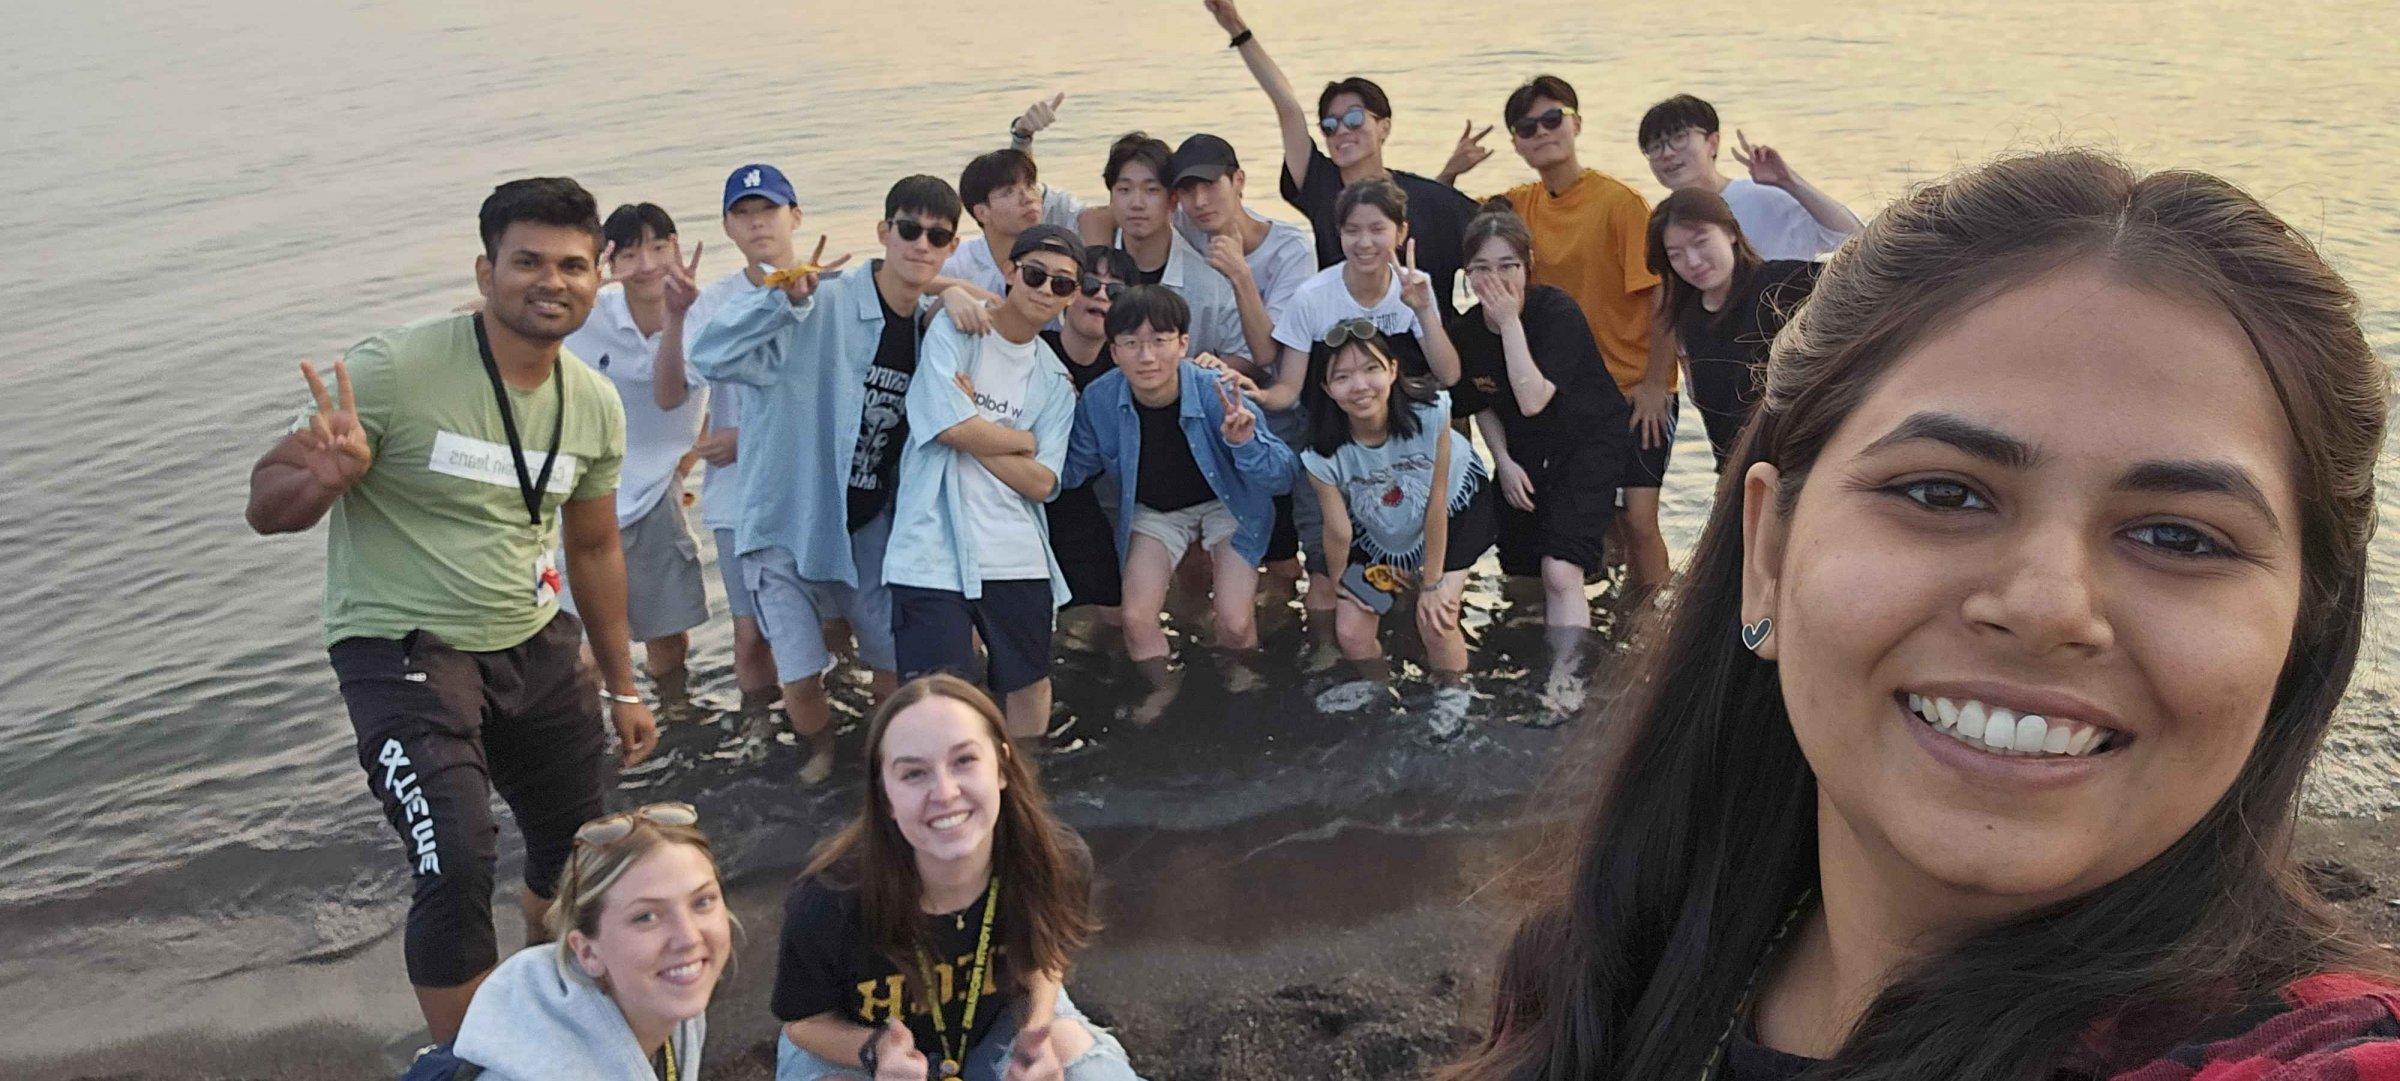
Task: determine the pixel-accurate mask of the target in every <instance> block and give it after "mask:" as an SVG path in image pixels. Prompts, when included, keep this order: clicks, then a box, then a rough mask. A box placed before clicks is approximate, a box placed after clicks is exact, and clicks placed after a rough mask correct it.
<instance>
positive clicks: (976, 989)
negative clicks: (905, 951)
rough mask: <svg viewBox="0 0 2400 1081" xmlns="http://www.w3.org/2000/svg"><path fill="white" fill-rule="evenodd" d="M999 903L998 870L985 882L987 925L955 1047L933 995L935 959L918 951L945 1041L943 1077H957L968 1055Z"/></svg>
mask: <svg viewBox="0 0 2400 1081" xmlns="http://www.w3.org/2000/svg"><path fill="white" fill-rule="evenodd" d="M999 907H1000V876H999V875H998V874H997V873H995V874H993V875H992V880H991V881H989V882H986V883H984V884H983V928H982V930H980V931H978V932H977V933H976V938H975V970H974V972H973V974H972V975H971V976H970V978H969V979H968V981H967V1009H966V1012H965V1013H964V1014H961V1015H960V1016H959V1019H958V1044H957V1046H956V1047H955V1048H954V1047H952V1046H951V1043H950V1028H949V1025H948V1024H947V1023H946V1022H945V1021H944V1020H943V1019H942V1004H941V1003H939V1002H936V1001H934V999H933V962H932V961H931V960H929V959H927V958H926V956H925V951H924V950H922V949H919V950H918V951H917V977H918V979H919V980H920V981H921V982H922V983H923V986H924V988H925V1007H926V1011H927V1012H929V1013H931V1014H933V1033H934V1038H935V1039H938V1040H940V1041H941V1042H942V1064H941V1074H942V1076H943V1077H957V1076H958V1070H959V1066H960V1064H961V1063H963V1062H964V1061H965V1060H966V1057H967V1037H968V1036H969V1035H970V1034H971V1033H972V1032H973V1030H974V1028H975V1006H976V1004H977V1003H979V1002H981V1001H982V1000H983V979H984V974H985V973H986V972H988V971H989V970H990V968H991V963H992V912H993V910H994V909H997V908H999Z"/></svg>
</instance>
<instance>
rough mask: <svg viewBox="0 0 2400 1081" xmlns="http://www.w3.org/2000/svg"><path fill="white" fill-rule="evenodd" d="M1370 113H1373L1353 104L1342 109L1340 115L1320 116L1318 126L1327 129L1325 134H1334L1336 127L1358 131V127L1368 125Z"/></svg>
mask: <svg viewBox="0 0 2400 1081" xmlns="http://www.w3.org/2000/svg"><path fill="white" fill-rule="evenodd" d="M1370 115H1372V114H1370V113H1368V112H1367V111H1366V110H1365V109H1363V108H1360V107H1359V106H1356V105H1353V106H1351V107H1349V108H1347V109H1344V110H1342V112H1341V114H1340V115H1338V116H1328V117H1322V118H1319V119H1318V121H1317V126H1318V127H1320V128H1323V129H1325V134H1327V135H1331V134H1333V132H1334V129H1335V128H1348V129H1350V130H1352V131H1357V130H1358V129H1360V128H1363V127H1366V126H1367V117H1368V116H1370Z"/></svg>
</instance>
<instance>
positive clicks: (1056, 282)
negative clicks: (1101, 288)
mask: <svg viewBox="0 0 2400 1081" xmlns="http://www.w3.org/2000/svg"><path fill="white" fill-rule="evenodd" d="M1017 280H1018V281H1021V282H1024V283H1025V284H1026V286H1027V287H1029V288H1033V289H1039V288H1041V287H1042V285H1043V283H1045V282H1047V283H1048V284H1049V286H1050V295H1051V296H1054V297H1067V296H1074V295H1075V284H1076V283H1075V279H1074V278H1073V277H1071V276H1069V275H1065V274H1052V273H1050V272H1049V271H1047V270H1043V269H1042V268H1040V267H1038V266H1035V265H1033V264H1032V263H1018V264H1017ZM1112 299H1113V298H1112Z"/></svg>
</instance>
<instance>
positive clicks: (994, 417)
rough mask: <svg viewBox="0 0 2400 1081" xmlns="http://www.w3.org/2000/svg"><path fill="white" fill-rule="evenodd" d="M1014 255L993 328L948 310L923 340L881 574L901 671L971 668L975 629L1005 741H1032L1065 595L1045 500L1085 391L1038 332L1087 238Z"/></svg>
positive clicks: (1074, 278) (1069, 290) (1026, 245)
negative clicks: (965, 327)
mask: <svg viewBox="0 0 2400 1081" xmlns="http://www.w3.org/2000/svg"><path fill="white" fill-rule="evenodd" d="M1008 259H1009V271H1010V273H1009V283H1008V295H1007V296H1006V297H1005V298H1004V299H1003V300H1002V301H1001V302H1000V303H999V304H998V305H996V306H994V307H992V308H991V309H990V311H989V312H988V322H989V324H990V329H989V332H988V333H984V334H982V335H980V336H976V335H969V334H968V333H966V332H965V331H962V330H960V329H959V328H958V326H957V324H955V323H953V322H952V321H951V316H948V315H945V316H944V317H943V318H941V319H938V320H936V321H935V322H934V324H933V326H932V327H931V328H929V329H928V330H927V332H926V334H925V343H924V348H923V351H922V354H921V357H922V359H921V361H920V367H919V371H918V378H917V380H916V381H915V382H914V383H912V384H911V385H910V386H909V390H908V443H907V449H906V450H905V451H903V452H902V454H901V457H900V491H899V493H898V500H897V502H896V504H895V506H894V511H893V515H892V539H891V546H890V548H889V549H888V550H887V551H886V552H885V554H884V561H883V573H884V581H885V582H886V583H887V584H888V585H889V586H890V588H891V599H892V640H893V644H894V647H895V649H896V650H897V652H898V656H899V660H900V674H901V675H902V676H904V677H907V678H911V679H914V678H916V677H917V676H920V675H924V674H926V673H928V672H934V671H943V670H947V671H951V672H955V673H970V672H971V671H972V670H973V668H974V666H975V644H974V643H975V637H976V636H977V635H978V634H980V635H981V636H982V638H983V643H984V648H985V651H986V653H987V654H988V656H989V659H990V667H989V670H988V673H987V676H986V682H987V684H988V685H989V686H990V688H991V690H992V692H993V694H994V696H995V697H999V698H1001V699H1003V700H1004V701H1005V703H1006V711H1007V715H1008V732H1009V735H1010V736H1012V737H1014V738H1016V739H1018V740H1022V741H1031V740H1035V739H1038V738H1039V737H1040V736H1042V735H1043V733H1044V732H1045V731H1047V729H1048V727H1049V722H1050V636H1051V629H1052V617H1053V615H1054V614H1055V613H1056V611H1057V609H1058V606H1059V605H1061V604H1064V603H1066V601H1067V598H1068V596H1069V593H1068V590H1067V581H1066V577H1065V575H1063V574H1061V573H1060V571H1059V568H1058V561H1057V560H1056V559H1055V558H1053V557H1052V556H1051V554H1050V528H1049V523H1048V520H1047V518H1046V517H1045V516H1044V514H1043V512H1042V504H1044V503H1047V502H1049V500H1050V498H1051V497H1052V496H1054V495H1056V494H1057V492H1058V490H1059V487H1058V474H1059V470H1060V469H1061V468H1062V467H1063V466H1064V465H1065V463H1066V457H1067V439H1068V436H1069V434H1070V431H1071V429H1072V428H1073V427H1074V423H1075V385H1074V383H1073V381H1072V380H1070V378H1069V377H1068V375H1067V369H1066V366H1065V365H1064V364H1063V363H1061V362H1060V360H1059V359H1058V354H1057V353H1055V352H1053V351H1052V350H1051V348H1050V346H1049V344H1048V343H1047V342H1044V341H1043V340H1042V339H1041V336H1040V335H1041V329H1042V327H1044V326H1046V325H1048V324H1049V322H1050V321H1051V320H1052V319H1055V318H1057V317H1058V314H1059V313H1060V312H1062V311H1064V310H1066V306H1067V301H1068V299H1069V298H1071V297H1073V296H1074V295H1075V291H1076V289H1077V287H1078V285H1079V284H1080V282H1079V279H1080V277H1081V274H1082V271H1083V242H1082V241H1081V240H1080V239H1078V238H1077V237H1076V235H1075V233H1074V232H1073V231H1072V230H1069V229H1065V228H1062V227H1060V226H1056V225H1048V224H1041V225H1035V226H1033V227H1032V228H1029V229H1026V230H1025V231H1024V232H1021V233H1019V234H1017V237H1016V241H1015V242H1014V243H1013V244H1011V245H1010V248H1009V253H1008ZM979 321H982V320H979Z"/></svg>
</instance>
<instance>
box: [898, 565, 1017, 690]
mask: <svg viewBox="0 0 2400 1081" xmlns="http://www.w3.org/2000/svg"><path fill="white" fill-rule="evenodd" d="M1057 615H1058V610H1057V608H1056V607H1055V606H1053V605H1052V604H1051V597H1050V580H1049V579H1047V578H1025V579H1016V580H1010V581H1005V582H985V583H984V584H983V597H982V598H981V599H979V600H968V599H967V595H966V594H964V593H957V592H953V591H951V590H947V589H919V588H917V587H915V586H893V587H892V642H893V646H894V648H895V650H896V651H897V652H898V653H899V657H900V669H899V671H900V679H901V681H902V682H906V681H908V680H912V679H915V678H917V677H918V676H922V675H926V674H929V673H933V672H949V673H951V674H952V675H956V676H960V677H962V678H966V679H973V678H975V636H976V635H978V634H980V635H982V636H983V648H984V652H985V653H986V654H987V655H988V656H989V660H990V662H991V663H990V670H989V671H988V673H987V674H986V677H985V679H984V685H985V686H987V687H990V688H991V689H992V693H993V694H1009V693H1011V692H1014V691H1021V690H1024V689H1025V688H1027V687H1031V686H1033V685H1034V684H1036V683H1040V682H1041V681H1043V680H1045V679H1048V678H1050V632H1051V631H1052V629H1053V625H1054V622H1055V620H1056V618H1057Z"/></svg>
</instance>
